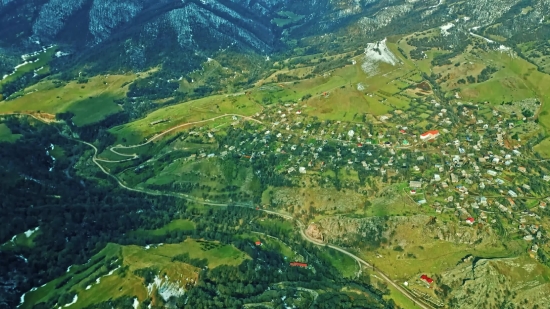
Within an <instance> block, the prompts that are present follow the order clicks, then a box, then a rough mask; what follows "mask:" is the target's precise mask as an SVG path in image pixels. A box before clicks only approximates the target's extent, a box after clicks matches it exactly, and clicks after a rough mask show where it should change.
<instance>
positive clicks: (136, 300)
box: [132, 298, 139, 309]
mask: <svg viewBox="0 0 550 309" xmlns="http://www.w3.org/2000/svg"><path fill="white" fill-rule="evenodd" d="M132 305H133V306H134V309H137V308H138V306H139V300H138V299H137V298H134V303H133V304H132Z"/></svg>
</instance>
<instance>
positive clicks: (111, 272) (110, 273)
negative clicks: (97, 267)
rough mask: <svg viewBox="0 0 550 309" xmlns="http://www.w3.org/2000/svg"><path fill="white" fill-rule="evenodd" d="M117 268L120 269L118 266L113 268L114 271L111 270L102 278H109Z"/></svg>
mask: <svg viewBox="0 0 550 309" xmlns="http://www.w3.org/2000/svg"><path fill="white" fill-rule="evenodd" d="M119 268H120V266H118V267H117V268H115V269H113V270H111V271H110V272H109V273H108V274H106V275H105V276H103V277H106V276H110V275H112V274H114V273H115V271H116V270H117V269H119Z"/></svg>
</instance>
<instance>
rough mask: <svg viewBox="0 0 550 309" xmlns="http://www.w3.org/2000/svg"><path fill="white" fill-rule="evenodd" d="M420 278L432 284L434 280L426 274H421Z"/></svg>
mask: <svg viewBox="0 0 550 309" xmlns="http://www.w3.org/2000/svg"><path fill="white" fill-rule="evenodd" d="M420 280H422V281H424V282H426V283H427V284H432V283H433V282H434V280H433V279H432V278H430V277H428V276H426V275H422V276H420Z"/></svg>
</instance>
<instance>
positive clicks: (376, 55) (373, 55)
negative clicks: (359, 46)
mask: <svg viewBox="0 0 550 309" xmlns="http://www.w3.org/2000/svg"><path fill="white" fill-rule="evenodd" d="M380 62H384V63H387V64H390V65H393V66H395V65H397V64H398V63H400V61H399V59H398V58H397V57H396V56H395V55H394V54H393V53H392V52H391V50H390V49H389V48H388V46H387V45H386V39H383V40H382V41H380V42H376V43H368V44H367V47H366V48H365V62H364V63H363V64H362V65H361V68H362V69H363V71H365V73H367V74H369V75H376V74H377V73H378V63H380Z"/></svg>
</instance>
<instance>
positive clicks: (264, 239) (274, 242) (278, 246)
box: [237, 233, 297, 261]
mask: <svg viewBox="0 0 550 309" xmlns="http://www.w3.org/2000/svg"><path fill="white" fill-rule="evenodd" d="M237 238H240V239H248V240H250V241H251V242H256V241H260V242H261V243H262V245H261V246H260V247H259V248H260V249H263V248H265V249H266V250H272V251H277V252H279V253H281V254H282V255H283V256H284V257H285V258H286V260H287V261H294V260H296V257H297V256H296V254H294V251H293V250H292V248H291V247H289V246H288V245H287V244H285V243H284V242H283V241H281V240H279V239H278V238H276V237H271V236H267V235H264V234H261V233H247V234H240V235H238V236H237Z"/></svg>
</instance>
